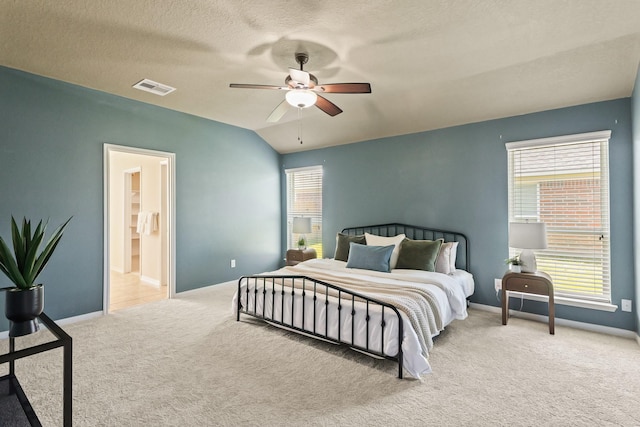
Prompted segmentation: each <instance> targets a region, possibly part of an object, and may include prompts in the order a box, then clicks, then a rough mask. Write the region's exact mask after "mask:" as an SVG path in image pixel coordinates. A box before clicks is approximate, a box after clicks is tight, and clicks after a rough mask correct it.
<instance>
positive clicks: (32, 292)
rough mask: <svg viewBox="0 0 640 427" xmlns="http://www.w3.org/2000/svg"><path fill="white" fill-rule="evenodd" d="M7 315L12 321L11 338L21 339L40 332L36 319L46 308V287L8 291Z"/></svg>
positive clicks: (37, 286)
mask: <svg viewBox="0 0 640 427" xmlns="http://www.w3.org/2000/svg"><path fill="white" fill-rule="evenodd" d="M6 295H7V298H6V301H5V310H4V311H5V315H6V316H7V319H9V321H10V325H9V336H10V337H20V336H23V335H28V334H32V333H34V332H37V331H38V322H37V321H36V318H37V317H38V316H39V315H40V313H42V310H43V308H44V287H43V286H42V285H36V286H34V287H33V288H29V289H18V288H10V289H7V291H6Z"/></svg>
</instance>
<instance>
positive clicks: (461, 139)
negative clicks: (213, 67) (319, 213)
mask: <svg viewBox="0 0 640 427" xmlns="http://www.w3.org/2000/svg"><path fill="white" fill-rule="evenodd" d="M604 129H611V131H612V136H611V142H610V164H611V172H610V179H611V223H612V227H611V251H612V260H611V261H612V270H613V271H612V283H613V301H614V303H616V304H619V303H620V299H621V298H625V299H633V300H635V298H634V295H635V285H634V271H633V267H632V266H633V237H632V233H631V230H632V228H633V214H632V211H633V202H632V197H630V194H631V189H632V185H633V164H632V140H631V101H630V99H629V98H625V99H619V100H615V101H609V102H601V103H595V104H588V105H581V106H577V107H571V108H564V109H559V110H553V111H545V112H541V113H535V114H528V115H523V116H517V117H510V118H505V119H500V120H492V121H486V122H482V123H475V124H469V125H465V126H457V127H452V128H447V129H442V130H435V131H430V132H423V133H417V134H411V135H404V136H397V137H390V138H384V139H378V140H372V141H366V142H361V143H357V144H350V145H343V146H337V147H332V148H326V149H319V150H312V151H307V152H301V153H293V154H287V155H284V156H283V158H282V160H283V162H282V169H283V170H284V169H286V168H292V167H302V166H310V165H323V166H324V188H323V191H324V195H323V217H324V220H323V228H324V233H323V241H324V248H325V253H324V256H325V257H331V256H333V251H334V249H335V234H336V232H337V231H339V230H341V229H342V228H344V227H348V226H357V225H367V224H379V223H387V222H403V223H407V224H413V225H424V226H431V227H435V228H441V229H447V230H456V231H461V232H463V233H465V234H466V235H467V236H468V237H469V240H470V243H471V272H472V273H473V274H474V276H475V280H476V291H475V294H474V295H473V297H472V298H471V300H472V301H473V302H477V303H480V304H487V305H493V306H498V305H499V301H498V299H497V297H496V293H495V291H494V278H499V277H502V274H503V273H504V271H505V265H504V259H505V258H507V255H508V245H507V232H508V226H507V222H508V220H507V152H506V149H505V145H504V144H505V142H509V141H518V140H524V139H533V138H543V137H550V136H557V135H566V134H575V133H582V132H591V131H599V130H604ZM281 173H283V172H282V171H281ZM281 238H282V241H283V242H286V239H285V236H284V232H283V235H282V236H281ZM636 301H637V300H636ZM518 303H519V301H518ZM518 305H519V304H518ZM634 305H635V304H634ZM523 309H524V310H525V311H530V312H534V313H541V314H543V313H546V305H543V304H542V303H539V302H535V301H525V302H524V307H523ZM556 313H557V316H558V317H561V318H565V319H571V320H576V321H580V322H589V323H596V324H601V325H605V326H611V327H616V328H622V329H628V330H635V328H636V326H635V318H634V317H633V315H632V314H631V313H623V312H621V311H620V310H618V311H616V312H614V313H608V312H603V311H596V310H587V309H579V308H575V307H569V306H564V305H561V306H557V308H556Z"/></svg>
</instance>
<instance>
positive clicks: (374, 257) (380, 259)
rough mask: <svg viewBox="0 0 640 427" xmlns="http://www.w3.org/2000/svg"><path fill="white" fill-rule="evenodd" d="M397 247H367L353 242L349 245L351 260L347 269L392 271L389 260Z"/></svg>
mask: <svg viewBox="0 0 640 427" xmlns="http://www.w3.org/2000/svg"><path fill="white" fill-rule="evenodd" d="M395 247H396V246H395V245H389V246H367V245H361V244H358V243H353V242H351V243H350V244H349V260H348V261H347V268H362V269H364V270H374V271H383V272H385V273H388V272H389V271H390V270H391V267H390V265H389V260H390V259H391V252H393V250H394V249H395Z"/></svg>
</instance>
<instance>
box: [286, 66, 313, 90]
mask: <svg viewBox="0 0 640 427" xmlns="http://www.w3.org/2000/svg"><path fill="white" fill-rule="evenodd" d="M289 76H291V80H293V81H296V82H298V83H301V84H303V85H304V86H307V87H308V86H309V81H311V78H310V77H309V73H307V72H306V71H303V70H297V69H295V68H289Z"/></svg>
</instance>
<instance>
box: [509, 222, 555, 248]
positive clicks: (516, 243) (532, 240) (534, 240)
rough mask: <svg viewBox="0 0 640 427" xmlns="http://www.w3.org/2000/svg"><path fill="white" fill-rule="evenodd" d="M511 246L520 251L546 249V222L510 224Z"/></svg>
mask: <svg viewBox="0 0 640 427" xmlns="http://www.w3.org/2000/svg"><path fill="white" fill-rule="evenodd" d="M509 246H510V247H512V248H519V249H546V248H547V226H546V225H545V223H544V222H512V223H510V224H509Z"/></svg>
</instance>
